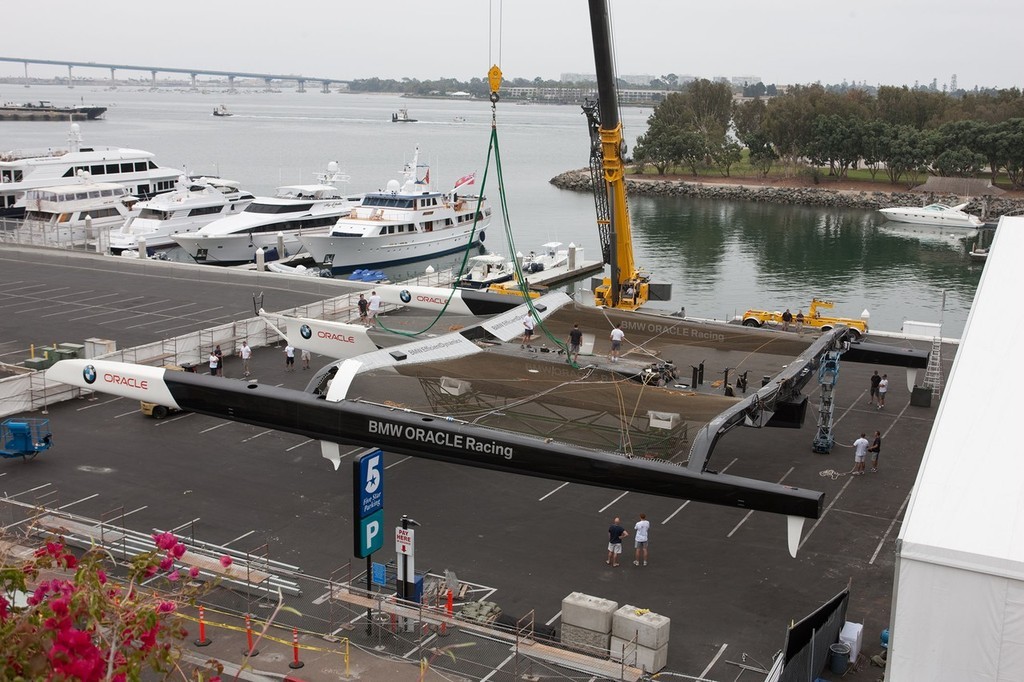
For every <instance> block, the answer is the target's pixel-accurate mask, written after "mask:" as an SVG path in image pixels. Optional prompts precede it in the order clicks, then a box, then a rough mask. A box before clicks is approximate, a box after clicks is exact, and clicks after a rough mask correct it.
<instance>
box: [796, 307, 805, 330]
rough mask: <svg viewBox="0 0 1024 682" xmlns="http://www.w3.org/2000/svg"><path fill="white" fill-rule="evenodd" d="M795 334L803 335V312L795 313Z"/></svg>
mask: <svg viewBox="0 0 1024 682" xmlns="http://www.w3.org/2000/svg"><path fill="white" fill-rule="evenodd" d="M796 333H797V334H803V333H804V311H803V310H798V311H796Z"/></svg>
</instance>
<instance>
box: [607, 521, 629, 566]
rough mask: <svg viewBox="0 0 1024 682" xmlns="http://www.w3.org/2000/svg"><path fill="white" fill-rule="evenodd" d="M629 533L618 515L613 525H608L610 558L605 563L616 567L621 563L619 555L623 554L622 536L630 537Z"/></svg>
mask: <svg viewBox="0 0 1024 682" xmlns="http://www.w3.org/2000/svg"><path fill="white" fill-rule="evenodd" d="M628 536H629V533H628V532H627V531H626V529H625V528H623V527H622V522H621V521H620V520H619V517H618V516H616V517H615V520H614V521H612V525H610V526H608V558H607V559H606V560H605V563H606V564H608V565H610V566H612V567H615V566H618V565H619V556H621V555H622V538H625V537H628Z"/></svg>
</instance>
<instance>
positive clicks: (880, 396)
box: [868, 369, 889, 410]
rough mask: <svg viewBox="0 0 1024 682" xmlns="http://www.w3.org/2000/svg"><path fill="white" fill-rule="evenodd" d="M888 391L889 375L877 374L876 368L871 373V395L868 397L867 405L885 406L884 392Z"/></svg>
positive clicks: (877, 407)
mask: <svg viewBox="0 0 1024 682" xmlns="http://www.w3.org/2000/svg"><path fill="white" fill-rule="evenodd" d="M888 392H889V375H888V374H883V375H882V376H878V370H877V369H876V370H875V373H874V374H872V375H871V395H870V396H869V397H868V405H874V406H875V408H876V409H879V410H880V409H882V408H883V407H885V394H886V393H888Z"/></svg>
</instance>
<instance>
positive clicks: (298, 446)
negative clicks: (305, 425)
mask: <svg viewBox="0 0 1024 682" xmlns="http://www.w3.org/2000/svg"><path fill="white" fill-rule="evenodd" d="M315 442H316V439H315V438H307V439H306V440H304V441H302V442H301V443H299V444H298V445H293V446H291V447H290V448H285V452H291V451H292V450H294V449H295V448H301V447H302V446H303V445H308V444H310V443H315Z"/></svg>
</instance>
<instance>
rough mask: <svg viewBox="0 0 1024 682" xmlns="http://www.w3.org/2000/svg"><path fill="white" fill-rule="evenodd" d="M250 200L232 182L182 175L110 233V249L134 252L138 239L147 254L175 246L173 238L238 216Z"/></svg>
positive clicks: (251, 197)
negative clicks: (172, 187) (169, 190)
mask: <svg viewBox="0 0 1024 682" xmlns="http://www.w3.org/2000/svg"><path fill="white" fill-rule="evenodd" d="M254 199H255V197H254V196H253V195H252V194H250V193H249V192H245V191H243V190H240V189H239V188H238V183H237V182H235V181H234V180H224V179H221V178H211V177H205V176H204V177H198V178H187V177H185V176H182V177H180V178H179V179H178V185H177V187H176V188H175V189H174V190H173V191H171V192H166V193H164V194H158V195H157V196H155V197H153V198H152V199H150V200H148V201H143V202H141V203H139V204H138V205H137V206H136V207H135V210H134V211H132V214H131V215H130V216H128V219H127V220H125V221H124V223H123V224H122V225H121V227H120V229H117V230H114V231H113V232H111V234H110V250H111V251H112V252H113V253H115V254H117V253H121V252H122V251H135V250H138V248H139V239H140V238H142V239H144V240H145V244H146V250H147V252H149V251H152V250H153V249H163V248H168V247H172V246H175V245H176V243H175V241H174V239H173V238H172V237H173V236H174V235H177V234H190V233H192V232H198V231H199V230H200V229H201V228H203V227H205V226H206V225H209V224H210V223H212V222H213V221H214V220H217V219H219V218H224V217H227V216H231V215H236V214H238V213H241V212H242V211H243V210H245V208H246V207H247V206H248V205H249V204H251V203H252V202H253V200H254Z"/></svg>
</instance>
